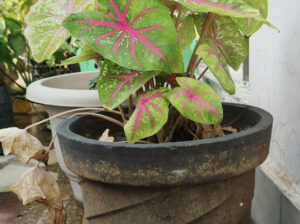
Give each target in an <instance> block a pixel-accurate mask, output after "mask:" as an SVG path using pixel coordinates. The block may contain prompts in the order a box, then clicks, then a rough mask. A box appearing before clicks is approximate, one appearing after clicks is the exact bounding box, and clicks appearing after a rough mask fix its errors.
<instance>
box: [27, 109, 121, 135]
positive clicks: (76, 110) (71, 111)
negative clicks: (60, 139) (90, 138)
mask: <svg viewBox="0 0 300 224" xmlns="http://www.w3.org/2000/svg"><path fill="white" fill-rule="evenodd" d="M80 111H107V112H111V113H114V114H118V115H122V114H121V113H120V112H119V111H115V110H109V109H106V108H92V107H90V108H77V109H72V110H67V111H64V112H62V113H59V114H56V115H53V116H52V117H49V118H47V119H44V120H42V121H39V122H36V123H34V124H31V125H29V126H27V127H26V128H25V130H28V129H30V128H33V127H35V126H37V125H40V124H43V123H45V122H47V121H50V120H52V119H54V118H57V117H61V116H63V115H65V114H70V113H75V112H80Z"/></svg>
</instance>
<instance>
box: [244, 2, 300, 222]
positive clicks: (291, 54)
mask: <svg viewBox="0 0 300 224" xmlns="http://www.w3.org/2000/svg"><path fill="white" fill-rule="evenodd" d="M268 20H269V21H271V22H272V23H273V24H274V25H275V26H277V27H278V28H279V29H280V33H277V32H276V31H275V30H273V29H270V28H268V27H267V26H264V27H263V28H262V29H261V30H260V31H259V32H258V33H256V34H255V35H254V36H253V37H252V38H251V41H250V83H251V94H250V104H252V105H256V106H259V107H261V108H264V109H266V110H268V111H270V112H271V113H272V114H273V116H274V127H273V137H272V143H271V148H270V150H271V151H270V155H269V158H268V162H270V163H272V165H271V166H269V167H275V168H276V169H273V168H270V169H269V170H271V172H273V173H272V174H270V175H269V176H272V177H273V178H272V180H273V181H274V182H275V184H276V185H277V186H279V188H281V190H282V189H285V190H284V192H283V193H286V192H285V191H287V196H288V198H289V200H291V201H292V202H293V203H294V204H297V205H296V206H298V209H299V208H300V201H299V200H298V199H296V197H294V195H297V194H298V195H299V192H300V2H299V0H286V1H282V0H269V17H268ZM276 170H277V171H276ZM278 171H280V173H281V174H280V175H279V174H278ZM282 173H283V174H284V175H282ZM280 186H281V187H280ZM297 200H298V202H297ZM299 223H300V220H299Z"/></svg>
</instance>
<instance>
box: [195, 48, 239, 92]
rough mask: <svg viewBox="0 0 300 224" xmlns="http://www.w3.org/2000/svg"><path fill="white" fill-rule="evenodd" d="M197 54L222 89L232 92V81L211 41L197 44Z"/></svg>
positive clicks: (233, 88) (222, 59)
mask: <svg viewBox="0 0 300 224" xmlns="http://www.w3.org/2000/svg"><path fill="white" fill-rule="evenodd" d="M197 54H198V55H200V56H201V57H202V58H203V60H204V61H205V64H206V65H207V66H208V68H209V70H210V71H211V72H212V73H213V75H214V76H215V77H216V79H217V80H218V81H219V83H220V85H221V86H222V87H223V89H224V90H225V91H226V92H228V93H230V94H234V93H235V87H234V83H233V81H232V78H231V75H230V73H229V70H228V67H227V65H226V64H225V61H224V58H223V56H222V54H221V53H220V52H219V51H218V49H216V48H215V46H214V45H213V44H212V43H210V42H207V43H203V44H201V45H200V46H199V48H198V50H197Z"/></svg>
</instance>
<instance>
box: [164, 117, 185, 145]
mask: <svg viewBox="0 0 300 224" xmlns="http://www.w3.org/2000/svg"><path fill="white" fill-rule="evenodd" d="M180 120H181V116H180V115H179V116H178V118H177V119H176V122H175V124H174V126H173V127H172V130H171V132H170V134H169V136H168V137H167V138H166V140H165V142H168V141H171V140H172V138H173V135H174V131H175V129H176V128H177V126H178V124H179V122H180Z"/></svg>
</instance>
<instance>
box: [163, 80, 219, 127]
mask: <svg viewBox="0 0 300 224" xmlns="http://www.w3.org/2000/svg"><path fill="white" fill-rule="evenodd" d="M176 81H177V83H178V84H179V86H180V87H178V88H175V89H172V90H170V92H169V94H168V99H169V101H170V103H171V104H172V105H173V106H174V107H175V108H176V109H177V110H178V111H179V113H180V114H181V115H182V116H184V117H186V118H188V119H190V120H192V121H195V122H199V123H202V124H218V123H220V122H221V121H222V119H223V109H222V104H221V102H220V99H219V97H218V95H217V94H216V93H215V92H214V90H213V89H212V88H211V87H210V86H209V85H207V84H206V83H204V82H201V81H198V80H195V79H191V78H176Z"/></svg>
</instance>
